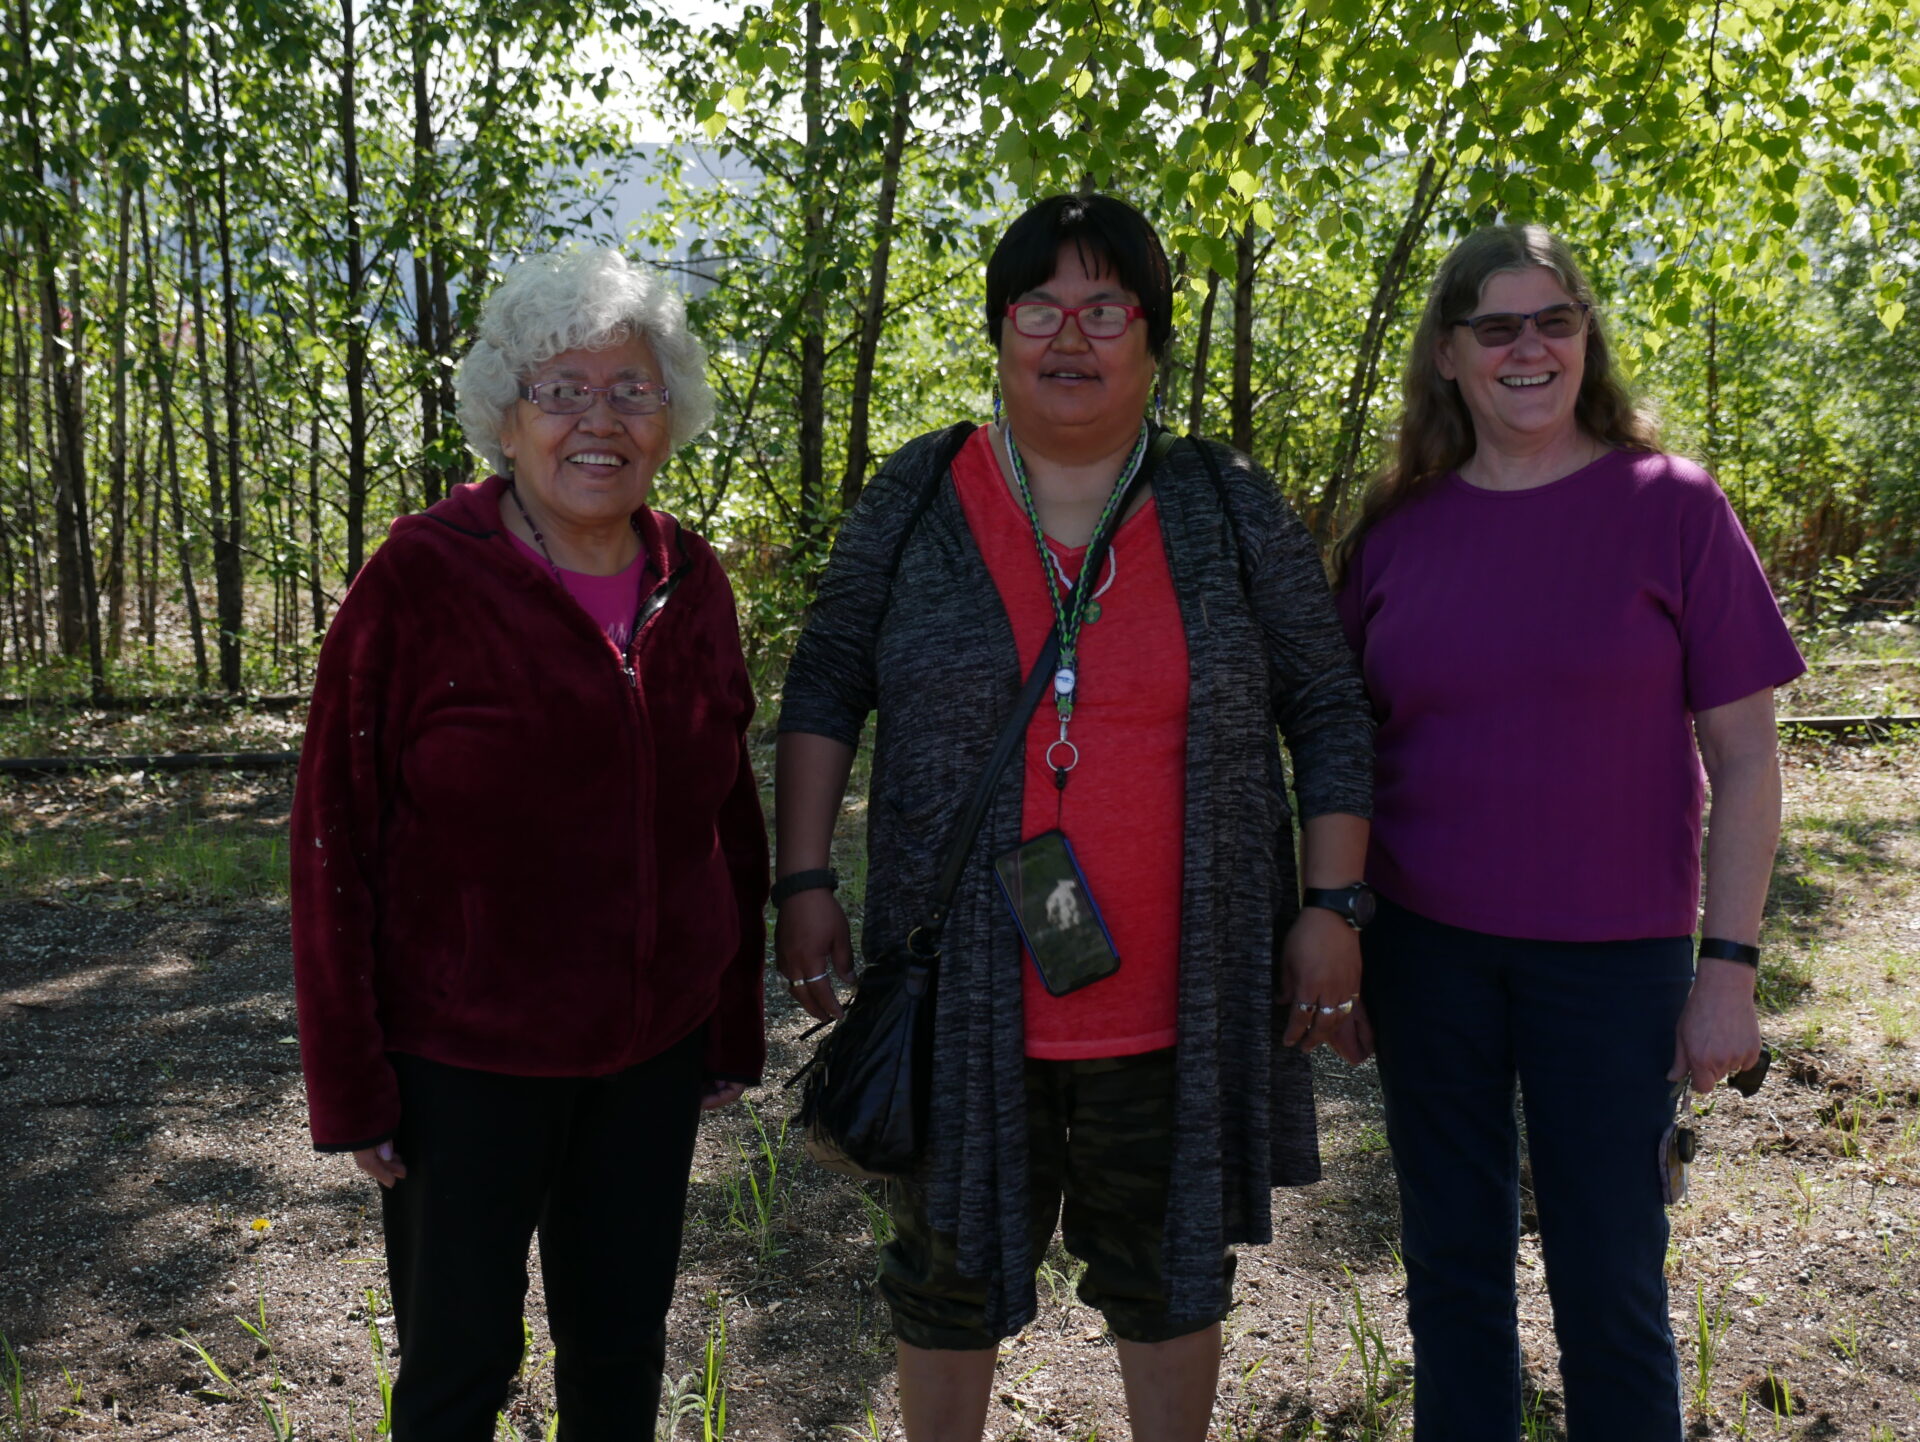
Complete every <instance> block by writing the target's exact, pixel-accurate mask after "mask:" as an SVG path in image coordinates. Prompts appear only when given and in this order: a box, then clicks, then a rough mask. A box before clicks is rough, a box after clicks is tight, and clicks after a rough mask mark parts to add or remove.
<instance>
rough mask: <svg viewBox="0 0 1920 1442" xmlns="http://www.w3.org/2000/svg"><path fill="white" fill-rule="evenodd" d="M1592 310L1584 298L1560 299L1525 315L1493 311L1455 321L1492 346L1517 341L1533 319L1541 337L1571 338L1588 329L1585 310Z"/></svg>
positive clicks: (1553, 338) (1550, 338) (1509, 311)
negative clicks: (1556, 302)
mask: <svg viewBox="0 0 1920 1442" xmlns="http://www.w3.org/2000/svg"><path fill="white" fill-rule="evenodd" d="M1592 309H1593V307H1592V306H1590V305H1588V304H1587V303H1586V302H1585V301H1578V300H1563V301H1561V302H1560V303H1559V304H1558V305H1547V306H1542V307H1541V308H1540V309H1539V310H1535V311H1528V312H1527V313H1526V314H1524V315H1522V314H1521V313H1520V312H1518V311H1511V310H1495V311H1488V312H1487V313H1486V314H1485V315H1470V316H1468V317H1467V318H1466V319H1465V320H1457V321H1455V322H1454V324H1455V325H1463V326H1465V327H1466V328H1467V329H1468V330H1470V331H1472V332H1473V338H1474V339H1475V340H1477V341H1479V342H1480V344H1481V345H1483V346H1486V347H1488V348H1489V349H1492V348H1493V347H1495V346H1503V345H1512V344H1513V343H1514V342H1515V341H1517V340H1519V339H1520V333H1521V332H1522V331H1524V330H1525V329H1526V328H1527V322H1528V321H1532V322H1533V328H1534V330H1535V331H1536V332H1537V333H1538V334H1539V336H1540V337H1541V339H1543V340H1572V339H1573V338H1574V337H1575V336H1577V335H1579V334H1580V332H1581V331H1583V330H1585V329H1586V328H1587V313H1588V312H1589V311H1590V310H1592Z"/></svg>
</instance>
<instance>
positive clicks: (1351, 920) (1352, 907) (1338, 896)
mask: <svg viewBox="0 0 1920 1442" xmlns="http://www.w3.org/2000/svg"><path fill="white" fill-rule="evenodd" d="M1300 900H1301V903H1302V904H1303V905H1306V906H1318V907H1323V908H1325V909H1326V910H1328V911H1331V912H1333V913H1334V914H1335V915H1336V916H1338V917H1339V918H1340V919H1341V920H1342V921H1344V922H1346V924H1347V925H1348V926H1351V927H1352V928H1353V929H1354V930H1355V931H1359V930H1360V929H1361V928H1362V927H1364V926H1366V925H1367V923H1369V922H1370V921H1372V920H1373V913H1374V910H1375V908H1376V907H1377V906H1378V905H1379V900H1380V898H1379V894H1378V893H1377V892H1375V891H1374V889H1373V888H1372V887H1371V886H1368V885H1367V883H1366V882H1364V881H1356V882H1354V883H1353V885H1351V886H1309V887H1308V888H1306V890H1305V891H1303V892H1302V893H1301V897H1300Z"/></svg>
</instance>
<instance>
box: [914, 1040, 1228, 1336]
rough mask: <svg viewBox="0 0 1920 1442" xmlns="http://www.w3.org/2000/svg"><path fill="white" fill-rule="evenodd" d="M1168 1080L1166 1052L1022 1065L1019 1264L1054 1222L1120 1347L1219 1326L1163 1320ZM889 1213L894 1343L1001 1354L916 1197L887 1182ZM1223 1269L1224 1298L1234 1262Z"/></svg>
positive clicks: (982, 1297) (947, 1242)
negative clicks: (1023, 1206)
mask: <svg viewBox="0 0 1920 1442" xmlns="http://www.w3.org/2000/svg"><path fill="white" fill-rule="evenodd" d="M1173 1079H1174V1078H1173V1049H1172V1048H1171V1047H1168V1048H1166V1049H1164V1050H1161V1051H1152V1052H1145V1053H1142V1054H1141V1055H1139V1056H1125V1057H1106V1058H1100V1059H1097V1060H1090V1061H1040V1060H1036V1059H1035V1058H1032V1057H1029V1058H1028V1059H1027V1071H1026V1083H1027V1151H1028V1160H1027V1166H1028V1179H1029V1183H1030V1185H1029V1207H1030V1210H1029V1213H1028V1220H1027V1239H1028V1247H1027V1254H1028V1255H1029V1256H1031V1257H1032V1258H1034V1261H1035V1266H1036V1268H1037V1266H1038V1263H1039V1259H1040V1258H1042V1257H1044V1256H1045V1255H1046V1252H1047V1244H1048V1242H1050V1241H1051V1240H1052V1238H1053V1228H1054V1224H1055V1222H1059V1223H1060V1224H1061V1229H1062V1233H1063V1238H1064V1240H1065V1242H1066V1247H1067V1250H1068V1251H1069V1252H1071V1253H1072V1254H1073V1255H1074V1256H1076V1257H1078V1258H1080V1259H1081V1260H1082V1261H1084V1262H1085V1263H1086V1264H1087V1270H1086V1274H1085V1275H1084V1276H1083V1277H1082V1278H1081V1279H1080V1288H1079V1291H1080V1300H1081V1301H1082V1302H1084V1303H1085V1304H1086V1305H1087V1306H1089V1307H1093V1308H1096V1309H1097V1310H1098V1311H1099V1312H1100V1313H1101V1315H1102V1316H1104V1317H1105V1318H1106V1319H1107V1326H1108V1328H1109V1330H1111V1331H1112V1332H1113V1334H1114V1335H1115V1336H1116V1337H1120V1338H1122V1339H1124V1340H1126V1341H1129V1342H1166V1341H1170V1340H1172V1339H1173V1338H1175V1337H1182V1336H1185V1335H1187V1334H1188V1333H1189V1332H1197V1331H1199V1330H1200V1329H1201V1328H1203V1327H1210V1326H1212V1325H1213V1324H1214V1323H1215V1322H1217V1321H1219V1320H1220V1318H1219V1317H1206V1318H1198V1319H1196V1318H1192V1317H1182V1318H1180V1319H1178V1320H1177V1321H1176V1320H1174V1319H1173V1318H1171V1317H1169V1316H1168V1314H1167V1305H1166V1302H1167V1299H1166V1284H1165V1281H1164V1279H1163V1276H1162V1272H1161V1260H1160V1238H1161V1231H1162V1228H1163V1225H1164V1222H1165V1218H1166V1211H1167V1177H1168V1173H1169V1171H1170V1170H1171V1167H1172V1162H1173V1133H1174V1115H1173ZM1063 1196H1064V1198H1065V1201H1066V1206H1065V1210H1064V1215H1063V1213H1062V1207H1061V1199H1062V1197H1063ZM887 1202H888V1210H889V1211H890V1212H891V1213H892V1216H893V1225H894V1238H893V1240H892V1241H891V1242H889V1243H888V1244H887V1245H886V1247H884V1248H883V1249H882V1250H881V1253H880V1294H881V1296H883V1297H885V1298H886V1300H887V1305H888V1306H889V1307H891V1308H892V1309H893V1330H894V1335H895V1336H897V1337H898V1338H899V1339H900V1340H901V1341H903V1342H906V1343H909V1344H910V1345H912V1346H915V1347H927V1348H935V1349H943V1350H962V1351H978V1350H982V1349H985V1348H988V1347H993V1346H996V1345H998V1343H999V1342H1000V1340H1001V1339H1000V1338H999V1337H998V1336H996V1335H995V1334H994V1332H993V1331H991V1330H990V1329H989V1328H988V1327H987V1325H986V1311H987V1283H986V1280H985V1279H984V1278H975V1277H967V1276H963V1275H962V1274H961V1273H960V1270H959V1268H958V1266H957V1265H956V1261H957V1252H956V1247H955V1242H954V1237H953V1234H952V1233H951V1232H943V1231H935V1230H934V1229H933V1228H932V1227H930V1226H929V1225H928V1223H927V1212H926V1206H925V1200H924V1198H923V1196H922V1195H921V1192H920V1189H919V1188H918V1187H916V1186H913V1185H912V1184H910V1183H903V1182H894V1183H891V1184H890V1185H889V1187H888V1192H887ZM1226 1264H1227V1283H1228V1292H1229V1293H1231V1291H1232V1283H1233V1268H1234V1260H1233V1253H1232V1252H1231V1251H1229V1252H1228V1253H1227V1258H1226Z"/></svg>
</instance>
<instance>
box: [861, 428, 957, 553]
mask: <svg viewBox="0 0 1920 1442" xmlns="http://www.w3.org/2000/svg"><path fill="white" fill-rule="evenodd" d="M977 429H979V427H978V426H976V425H975V424H974V423H973V422H972V421H957V422H955V423H954V424H953V425H950V426H948V427H947V428H946V429H945V430H944V431H942V432H941V433H940V439H939V440H938V441H936V442H935V443H934V444H935V446H936V447H937V449H936V451H935V458H936V459H935V464H934V466H933V470H932V473H931V474H930V475H929V476H928V478H927V482H926V484H925V485H923V486H922V487H921V488H920V494H919V495H918V496H916V497H915V498H914V502H913V509H912V510H911V511H909V512H908V513H907V523H906V524H905V525H904V526H902V527H901V528H900V539H899V540H897V541H895V542H894V544H893V562H892V564H891V565H889V566H888V567H887V584H888V586H892V584H893V578H894V577H895V576H897V575H899V574H900V558H901V557H902V556H904V555H905V554H906V553H907V542H909V541H911V540H912V539H913V533H914V532H915V531H916V530H918V529H919V528H920V518H921V517H922V516H924V515H926V513H927V510H928V508H929V507H931V506H932V505H933V498H934V497H935V496H937V495H939V494H940V483H941V482H942V481H944V480H945V479H946V478H947V472H949V471H951V470H952V469H953V463H954V462H955V461H956V460H958V459H959V458H960V452H961V451H963V450H964V449H966V445H967V442H968V441H970V440H971V439H973V433H974V431H976V430H977ZM884 469H885V468H884V467H882V470H883V471H884ZM875 479H876V480H877V479H879V478H878V477H877V476H876V477H875Z"/></svg>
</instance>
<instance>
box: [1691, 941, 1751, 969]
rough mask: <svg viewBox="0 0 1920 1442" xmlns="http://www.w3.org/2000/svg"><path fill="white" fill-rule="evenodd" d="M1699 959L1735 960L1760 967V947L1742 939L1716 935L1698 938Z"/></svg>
mask: <svg viewBox="0 0 1920 1442" xmlns="http://www.w3.org/2000/svg"><path fill="white" fill-rule="evenodd" d="M1700 959H1701V960H1702V961H1737V962H1740V963H1742V964H1743V965H1746V966H1750V967H1752V968H1753V969H1754V970H1755V971H1758V970H1759V969H1760V948H1759V947H1757V946H1748V945H1747V944H1746V943H1745V942H1744V941H1725V940H1722V939H1721V938H1720V937H1717V936H1703V937H1701V938H1700Z"/></svg>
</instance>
